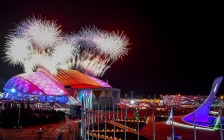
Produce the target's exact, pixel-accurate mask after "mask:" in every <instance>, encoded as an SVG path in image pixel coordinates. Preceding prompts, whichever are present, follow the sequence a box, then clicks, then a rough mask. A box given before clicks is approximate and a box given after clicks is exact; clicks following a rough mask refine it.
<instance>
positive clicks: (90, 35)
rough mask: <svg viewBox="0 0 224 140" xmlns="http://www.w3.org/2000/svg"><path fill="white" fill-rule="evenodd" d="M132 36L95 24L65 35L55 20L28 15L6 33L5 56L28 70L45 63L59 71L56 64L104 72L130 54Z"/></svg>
mask: <svg viewBox="0 0 224 140" xmlns="http://www.w3.org/2000/svg"><path fill="white" fill-rule="evenodd" d="M128 45H129V39H128V38H127V37H126V35H124V34H123V33H121V34H119V32H118V33H115V32H107V31H103V30H100V29H98V28H96V27H92V28H90V27H86V28H82V30H81V31H79V32H78V33H77V34H72V35H63V33H62V31H61V28H60V26H58V25H57V24H56V22H54V21H49V20H43V19H41V18H35V17H34V18H28V19H26V20H24V21H22V22H21V23H20V24H18V25H17V27H16V28H15V29H14V30H13V32H11V33H10V34H9V35H8V36H7V41H6V45H5V46H6V48H5V49H4V51H5V55H6V56H5V57H4V60H5V61H7V62H9V64H11V65H22V66H23V67H24V70H25V71H26V72H31V71H35V70H36V69H37V68H40V67H43V68H45V69H47V70H48V71H50V72H51V73H52V74H56V72H57V68H63V69H78V70H81V71H82V72H85V73H87V74H90V75H94V76H102V75H103V74H104V72H105V71H106V70H107V69H108V68H110V66H111V64H112V63H113V62H115V61H116V60H118V59H122V57H123V56H125V55H127V54H128V50H129V49H128V48H127V46H128Z"/></svg>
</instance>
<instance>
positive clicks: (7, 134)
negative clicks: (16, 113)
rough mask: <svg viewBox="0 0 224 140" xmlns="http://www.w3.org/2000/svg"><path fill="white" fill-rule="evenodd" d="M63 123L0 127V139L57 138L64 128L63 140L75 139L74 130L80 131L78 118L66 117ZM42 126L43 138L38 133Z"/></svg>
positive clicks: (47, 139)
mask: <svg viewBox="0 0 224 140" xmlns="http://www.w3.org/2000/svg"><path fill="white" fill-rule="evenodd" d="M61 124H62V123H54V124H47V125H39V126H30V127H25V128H23V129H14V128H11V129H3V128H0V139H3V140H15V139H16V140H37V139H41V140H57V137H58V134H59V130H60V128H62V131H63V136H62V140H73V139H74V132H75V131H78V123H77V120H70V119H66V121H64V122H63V124H62V125H61ZM40 128H41V129H42V131H43V134H42V135H41V138H38V136H40V135H39V134H38V132H39V130H40Z"/></svg>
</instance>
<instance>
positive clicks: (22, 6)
mask: <svg viewBox="0 0 224 140" xmlns="http://www.w3.org/2000/svg"><path fill="white" fill-rule="evenodd" d="M46 1H47V0H45V1H44V0H39V1H38V2H37V0H36V1H35V0H32V2H29V1H22V0H20V2H13V1H12V0H1V1H0V48H1V50H2V49H3V48H4V43H5V36H6V35H7V34H8V33H9V31H10V30H11V29H13V28H14V27H15V25H16V24H18V23H19V22H20V21H22V20H24V19H26V18H28V17H32V16H33V15H34V16H38V15H40V16H41V17H44V18H46V19H49V20H57V23H58V24H60V25H61V26H62V29H63V31H64V32H65V33H66V32H68V33H70V32H77V31H79V30H80V29H81V28H82V27H85V26H93V25H95V26H96V27H98V28H100V29H104V30H107V31H118V30H119V31H124V33H125V34H126V35H127V36H128V37H129V39H130V43H131V45H129V46H128V47H129V48H130V51H129V54H128V56H125V57H124V58H123V61H122V60H119V61H117V62H115V63H114V64H113V65H112V67H111V68H110V69H108V70H107V71H106V73H105V74H104V75H103V77H100V79H102V80H105V81H106V80H108V81H109V84H110V85H112V86H113V87H115V88H120V89H121V93H122V94H130V93H131V91H133V93H134V96H137V95H138V96H140V95H143V96H145V97H148V95H149V94H151V96H153V95H154V94H157V95H159V94H177V93H181V94H188V95H198V94H200V95H208V94H209V92H210V90H211V86H212V83H213V80H214V79H215V78H216V77H218V76H224V61H223V60H224V55H223V54H224V53H223V52H224V51H223V49H222V48H223V47H224V44H223V37H224V36H223V33H224V32H223V31H224V30H223V26H224V23H223V10H222V9H223V8H222V7H221V4H220V3H176V2H175V3H168V2H167V3H161V2H157V3H150V2H148V3H146V2H139V1H136V2H130V1H127V2H125V1H123V0H120V1H113V2H112V1H110V2H109V1H104V2H102V1H92V2H87V1H76V2H72V1H63V0H60V1H56V0H52V1H50V0H48V2H46ZM73 1H74V0H73ZM121 1H122V2H121ZM2 56H3V51H1V52H0V57H1V58H2ZM22 72H23V71H22V69H21V68H20V67H19V66H16V67H12V66H8V63H4V62H3V61H2V60H0V79H3V80H4V81H5V82H6V81H7V80H8V79H9V78H10V77H12V76H15V75H17V74H20V73H22ZM0 91H2V89H0ZM221 94H224V83H222V84H221V86H220V89H219V91H218V93H217V95H221Z"/></svg>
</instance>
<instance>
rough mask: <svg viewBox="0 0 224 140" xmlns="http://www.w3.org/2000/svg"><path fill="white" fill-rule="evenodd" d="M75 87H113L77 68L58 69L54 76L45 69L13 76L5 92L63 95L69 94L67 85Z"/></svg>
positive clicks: (6, 85) (5, 87)
mask: <svg viewBox="0 0 224 140" xmlns="http://www.w3.org/2000/svg"><path fill="white" fill-rule="evenodd" d="M66 86H69V87H71V88H75V89H85V88H88V89H89V88H111V86H110V85H109V84H107V83H105V82H103V81H102V80H99V79H97V78H94V77H90V76H87V75H85V74H83V73H81V72H79V71H77V70H62V69H58V73H57V75H55V76H53V75H51V74H49V73H48V72H47V71H45V70H44V69H39V70H38V71H36V72H32V73H23V74H20V75H17V76H14V77H12V78H11V79H9V80H8V81H7V83H6V84H5V86H4V91H5V92H9V93H10V92H17V93H23V94H32V95H47V96H61V95H68V94H69V93H68V92H67V91H66V90H65V87H66Z"/></svg>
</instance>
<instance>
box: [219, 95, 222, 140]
mask: <svg viewBox="0 0 224 140" xmlns="http://www.w3.org/2000/svg"><path fill="white" fill-rule="evenodd" d="M221 97H222V98H221V105H220V107H219V113H220V119H221V120H220V137H221V140H223V134H222V101H223V96H221Z"/></svg>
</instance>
